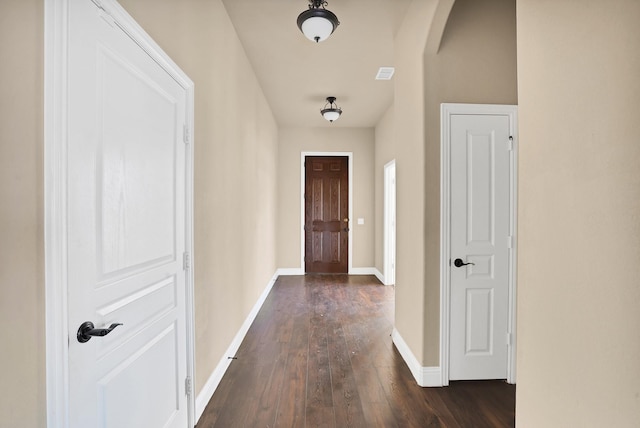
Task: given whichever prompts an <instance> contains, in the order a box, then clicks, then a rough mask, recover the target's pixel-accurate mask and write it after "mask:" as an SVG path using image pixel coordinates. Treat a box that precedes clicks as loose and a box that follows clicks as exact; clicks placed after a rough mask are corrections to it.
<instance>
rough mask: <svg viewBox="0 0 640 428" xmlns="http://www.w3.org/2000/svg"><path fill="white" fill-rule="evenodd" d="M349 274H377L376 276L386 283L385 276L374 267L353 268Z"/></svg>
mask: <svg viewBox="0 0 640 428" xmlns="http://www.w3.org/2000/svg"><path fill="white" fill-rule="evenodd" d="M349 275H375V277H376V278H378V280H380V282H382V283H383V284H384V276H383V275H382V273H380V271H379V270H378V269H377V268H374V267H361V268H351V272H349Z"/></svg>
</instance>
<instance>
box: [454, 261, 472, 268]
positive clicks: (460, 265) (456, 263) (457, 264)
mask: <svg viewBox="0 0 640 428" xmlns="http://www.w3.org/2000/svg"><path fill="white" fill-rule="evenodd" d="M453 265H454V266H455V267H462V266H466V265H474V266H475V263H473V262H469V263H465V262H463V261H462V259H455V260H454V261H453Z"/></svg>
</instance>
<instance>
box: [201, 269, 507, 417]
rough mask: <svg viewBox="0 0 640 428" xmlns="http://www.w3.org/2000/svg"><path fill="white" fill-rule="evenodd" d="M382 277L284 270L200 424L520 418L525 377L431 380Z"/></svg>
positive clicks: (392, 293)
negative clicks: (397, 336) (519, 390)
mask: <svg viewBox="0 0 640 428" xmlns="http://www.w3.org/2000/svg"><path fill="white" fill-rule="evenodd" d="M393 299H394V289H393V287H390V286H383V285H381V284H380V283H379V282H378V280H377V279H376V278H375V277H372V276H347V275H307V276H294V277H280V278H279V279H278V280H277V282H276V283H275V285H274V287H273V290H272V291H271V293H270V295H269V297H268V298H267V300H266V301H265V303H264V305H263V307H262V309H261V311H260V312H259V314H258V316H257V317H256V320H255V322H254V323H253V325H252V326H251V328H250V330H249V332H248V334H247V336H246V338H245V340H244V342H243V343H242V345H241V346H240V349H239V350H238V353H237V355H236V356H235V357H237V359H236V360H234V361H233V362H232V364H231V366H230V367H229V369H228V370H227V373H226V374H225V376H224V377H223V379H222V381H221V382H220V385H219V386H218V389H217V390H216V392H215V394H214V395H213V398H212V399H211V401H210V402H209V404H208V405H207V407H206V409H205V411H204V413H203V415H202V417H201V418H200V421H199V423H198V425H197V428H214V427H215V428H218V427H221V428H233V427H263V428H273V427H337V428H346V427H385V428H386V427H513V426H514V425H515V422H514V420H515V386H513V385H508V384H506V383H504V382H501V381H482V382H452V383H451V385H450V386H449V387H447V388H421V387H419V386H418V385H417V384H416V382H415V380H414V379H413V377H412V375H411V372H410V371H409V369H408V368H407V366H406V364H405V363H404V361H403V359H402V357H401V356H400V354H399V353H398V351H397V350H396V349H395V347H394V345H393V344H392V341H391V332H392V330H393V310H394V308H393Z"/></svg>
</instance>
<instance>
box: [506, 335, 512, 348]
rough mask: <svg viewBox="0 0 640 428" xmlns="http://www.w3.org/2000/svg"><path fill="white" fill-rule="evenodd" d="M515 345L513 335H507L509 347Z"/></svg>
mask: <svg viewBox="0 0 640 428" xmlns="http://www.w3.org/2000/svg"><path fill="white" fill-rule="evenodd" d="M511 345H513V342H512V335H511V333H507V346H511Z"/></svg>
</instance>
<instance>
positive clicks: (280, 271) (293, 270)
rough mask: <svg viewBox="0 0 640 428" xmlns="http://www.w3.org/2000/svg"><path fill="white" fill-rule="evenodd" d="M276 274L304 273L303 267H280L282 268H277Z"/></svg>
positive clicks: (292, 274) (291, 274)
mask: <svg viewBox="0 0 640 428" xmlns="http://www.w3.org/2000/svg"><path fill="white" fill-rule="evenodd" d="M277 275H280V276H294V275H304V269H300V268H282V269H278V272H277Z"/></svg>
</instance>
